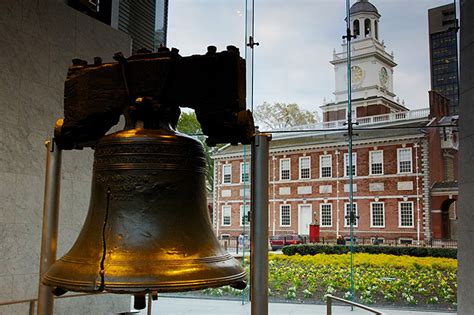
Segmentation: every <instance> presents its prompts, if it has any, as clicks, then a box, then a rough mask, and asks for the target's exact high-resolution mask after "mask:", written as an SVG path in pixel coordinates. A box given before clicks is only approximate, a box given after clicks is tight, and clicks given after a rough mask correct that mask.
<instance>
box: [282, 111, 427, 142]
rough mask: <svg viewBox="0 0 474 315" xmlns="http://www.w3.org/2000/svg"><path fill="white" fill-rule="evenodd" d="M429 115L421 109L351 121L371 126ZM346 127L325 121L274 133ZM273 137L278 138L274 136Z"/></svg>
mask: <svg viewBox="0 0 474 315" xmlns="http://www.w3.org/2000/svg"><path fill="white" fill-rule="evenodd" d="M429 114H430V109H429V108H422V109H415V110H409V111H403V112H395V113H388V114H382V115H374V116H365V117H358V118H353V120H355V121H357V123H358V124H359V125H372V124H379V123H390V122H400V121H407V120H413V119H423V118H428V117H429ZM345 125H346V120H334V121H326V122H319V123H316V124H308V125H302V126H293V127H289V128H281V129H275V131H296V130H303V131H304V130H312V129H315V130H320V129H329V130H330V129H340V128H344V126H345ZM274 136H278V135H277V134H275V135H274Z"/></svg>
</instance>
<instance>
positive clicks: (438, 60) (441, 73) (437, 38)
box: [428, 3, 459, 114]
mask: <svg viewBox="0 0 474 315" xmlns="http://www.w3.org/2000/svg"><path fill="white" fill-rule="evenodd" d="M428 21H429V36H430V40H429V41H430V66H431V90H433V91H436V92H438V93H440V94H441V95H443V96H445V97H447V98H448V99H449V101H450V103H451V104H450V110H451V113H452V114H457V113H458V106H459V76H458V70H459V65H458V47H457V46H458V41H457V36H458V20H457V18H456V8H455V6H454V4H452V3H451V4H447V5H443V6H440V7H436V8H433V9H430V10H428Z"/></svg>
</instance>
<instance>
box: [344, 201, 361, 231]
mask: <svg viewBox="0 0 474 315" xmlns="http://www.w3.org/2000/svg"><path fill="white" fill-rule="evenodd" d="M344 209H345V211H344V218H345V220H344V226H345V227H349V226H350V225H351V210H350V209H351V207H350V203H348V202H347V203H345V204H344ZM352 210H353V216H352V218H353V223H354V227H357V226H358V225H359V218H358V217H357V203H354V202H353V203H352Z"/></svg>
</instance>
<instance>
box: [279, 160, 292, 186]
mask: <svg viewBox="0 0 474 315" xmlns="http://www.w3.org/2000/svg"><path fill="white" fill-rule="evenodd" d="M286 161H288V178H285V179H283V176H282V175H283V167H282V164H283V163H284V162H286ZM285 171H286V169H285ZM288 180H291V158H283V159H280V181H288Z"/></svg>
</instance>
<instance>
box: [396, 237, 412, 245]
mask: <svg viewBox="0 0 474 315" xmlns="http://www.w3.org/2000/svg"><path fill="white" fill-rule="evenodd" d="M398 243H399V244H400V245H412V244H413V239H412V238H399V239H398Z"/></svg>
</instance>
